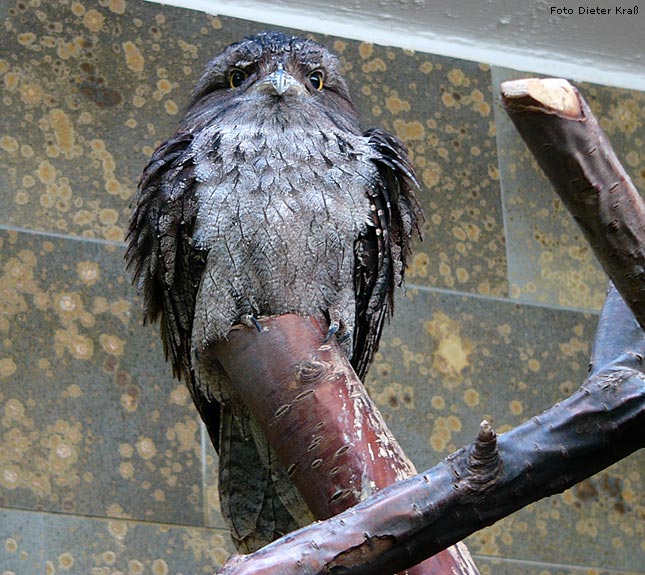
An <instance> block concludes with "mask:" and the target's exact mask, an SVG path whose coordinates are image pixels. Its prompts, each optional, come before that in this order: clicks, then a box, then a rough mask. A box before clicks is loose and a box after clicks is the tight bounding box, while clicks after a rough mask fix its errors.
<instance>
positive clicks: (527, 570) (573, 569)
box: [474, 555, 643, 575]
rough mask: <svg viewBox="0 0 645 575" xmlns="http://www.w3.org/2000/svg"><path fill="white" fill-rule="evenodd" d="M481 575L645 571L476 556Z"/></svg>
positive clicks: (632, 573)
mask: <svg viewBox="0 0 645 575" xmlns="http://www.w3.org/2000/svg"><path fill="white" fill-rule="evenodd" d="M474 559H475V563H476V565H477V567H478V569H479V571H480V572H481V575H641V574H642V573H643V571H641V570H639V571H612V570H607V569H595V568H585V567H579V566H572V565H554V564H551V563H534V562H530V561H516V560H508V559H492V558H490V557H482V556H478V555H476V556H475V557H474Z"/></svg>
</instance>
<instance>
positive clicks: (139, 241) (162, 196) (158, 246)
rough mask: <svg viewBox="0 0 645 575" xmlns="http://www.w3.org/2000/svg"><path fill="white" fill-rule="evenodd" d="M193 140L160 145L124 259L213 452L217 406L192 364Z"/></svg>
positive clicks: (201, 257) (199, 259) (197, 268)
mask: <svg viewBox="0 0 645 575" xmlns="http://www.w3.org/2000/svg"><path fill="white" fill-rule="evenodd" d="M192 141H193V135H192V134H190V133H182V132H179V133H177V134H176V135H175V136H173V137H172V138H170V139H169V140H168V141H167V142H165V143H164V144H162V145H161V146H159V148H157V150H156V151H155V153H154V154H153V156H152V158H151V159H150V162H149V163H148V165H147V166H146V168H145V169H144V172H143V176H142V177H141V181H140V183H139V188H138V191H137V194H136V195H135V197H134V199H133V202H132V215H131V218H130V227H129V231H128V237H127V242H128V249H127V252H126V259H127V261H128V268H129V269H131V270H132V272H133V277H134V281H135V282H136V283H137V287H138V290H139V293H140V294H142V296H143V300H144V321H146V322H154V321H156V320H157V319H159V322H160V327H161V338H162V341H163V344H164V351H165V354H166V359H168V358H169V359H170V361H171V363H172V367H173V372H174V374H175V376H176V377H177V378H178V379H182V378H183V379H184V380H185V382H186V385H187V387H188V389H189V391H190V394H191V396H192V399H193V401H194V403H195V406H196V407H197V410H198V412H199V414H200V416H201V418H202V419H203V421H204V423H205V424H206V428H207V429H208V432H209V435H210V437H211V439H212V441H213V444H214V445H215V448H216V449H217V448H218V441H219V427H220V424H219V421H220V406H219V404H218V403H217V402H216V401H213V400H210V399H208V398H206V397H205V396H204V395H203V393H201V392H200V390H199V387H198V386H197V382H196V379H195V374H194V370H193V366H192V359H191V352H190V348H191V334H192V325H193V315H194V310H195V297H196V293H197V289H198V287H199V279H200V278H201V276H202V273H203V270H204V265H205V263H204V262H205V254H200V253H199V252H198V251H196V250H195V249H194V247H193V246H192V241H191V238H192V230H193V227H194V223H195V219H196V217H197V209H198V205H197V200H196V196H195V190H194V188H195V185H196V179H195V177H194V171H195V164H194V161H193V158H192V155H191V153H190V152H189V148H190V144H191V143H192Z"/></svg>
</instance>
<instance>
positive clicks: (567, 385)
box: [368, 290, 645, 569]
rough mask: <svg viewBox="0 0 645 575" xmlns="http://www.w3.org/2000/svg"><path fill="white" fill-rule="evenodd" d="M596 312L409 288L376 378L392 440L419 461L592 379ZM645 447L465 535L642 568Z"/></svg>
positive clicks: (532, 556) (492, 551)
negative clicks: (483, 426) (483, 425)
mask: <svg viewBox="0 0 645 575" xmlns="http://www.w3.org/2000/svg"><path fill="white" fill-rule="evenodd" d="M596 322H597V317H596V316H595V315H593V314H582V313H578V312H571V311H559V310H553V309H549V308H546V307H539V306H533V305H519V304H515V303H513V302H509V301H503V300H496V299H491V298H481V297H477V296H458V295H451V294H445V293H437V292H433V291H431V290H430V291H429V290H409V292H408V297H407V298H400V299H399V301H398V309H397V312H396V315H395V320H394V321H393V324H392V325H391V326H390V327H389V329H388V328H386V335H385V338H384V340H383V342H382V345H381V348H380V351H379V352H378V354H377V357H376V360H375V364H374V365H373V366H372V370H371V372H370V374H369V376H368V386H369V389H370V392H371V393H372V396H373V397H374V399H375V401H376V403H377V405H378V406H379V408H380V409H382V411H383V413H384V417H385V419H386V421H387V422H388V425H389V426H390V427H391V429H392V431H393V432H394V434H395V436H396V437H398V438H399V440H400V442H401V444H402V445H403V447H404V449H405V450H406V452H407V453H408V455H409V456H410V457H411V458H412V460H413V461H414V462H415V464H416V465H417V468H419V469H425V468H429V467H431V466H433V465H434V464H436V463H437V462H438V461H439V459H441V458H442V457H444V456H445V455H447V454H449V453H451V452H453V451H455V450H456V449H458V448H459V447H461V446H462V445H465V444H467V443H470V442H472V440H473V439H474V437H475V434H476V432H477V429H478V425H479V422H480V421H481V420H482V419H484V418H485V419H487V420H488V421H490V422H491V423H492V425H493V426H494V428H495V429H496V430H497V431H498V433H501V432H503V431H505V430H508V429H509V428H511V427H515V426H516V425H518V424H520V423H522V422H524V421H526V420H527V419H529V418H530V417H531V416H532V415H534V414H538V413H540V412H541V411H543V410H544V409H547V408H549V407H551V406H552V405H553V404H554V403H556V402H557V401H559V400H561V399H563V398H565V397H567V396H568V395H570V394H571V393H572V392H573V391H574V390H575V389H577V388H578V386H579V385H580V384H581V383H582V382H583V381H584V379H585V374H586V368H587V364H588V358H589V354H590V351H591V340H592V338H593V335H594V332H595V328H596ZM643 469H645V452H642V451H641V452H638V453H636V454H634V455H632V456H631V457H629V458H627V459H626V460H623V461H622V462H619V463H618V464H616V465H615V466H613V467H612V468H610V469H608V470H605V471H604V472H602V473H600V474H599V475H597V476H595V477H594V478H591V479H589V480H588V481H586V482H584V483H582V484H580V485H578V486H576V487H574V488H573V489H571V490H569V491H568V492H566V493H564V494H563V495H561V496H556V497H552V498H550V499H548V500H545V501H541V502H539V503H537V504H534V505H532V506H530V507H529V508H528V509H524V510H522V511H520V512H518V513H517V514H515V515H513V516H512V517H510V518H508V519H505V520H503V521H500V522H499V523H497V524H496V525H494V526H492V527H490V528H488V529H485V530H484V531H482V532H480V533H479V534H476V535H474V536H472V537H471V538H469V540H468V545H469V547H470V549H471V551H472V552H473V553H480V554H484V555H498V556H502V557H510V558H517V559H528V560H533V561H544V562H549V563H557V564H560V563H564V564H572V565H589V566H598V567H603V568H612V569H636V568H640V567H641V566H642V565H643V564H644V562H643V557H644V556H645V555H644V554H645V542H644V541H645V496H644V495H643V491H642V488H641V486H642V482H643V480H645V476H644V474H643Z"/></svg>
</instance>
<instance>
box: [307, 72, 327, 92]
mask: <svg viewBox="0 0 645 575" xmlns="http://www.w3.org/2000/svg"><path fill="white" fill-rule="evenodd" d="M309 81H310V82H311V85H312V86H313V87H314V90H322V89H323V83H324V76H323V73H322V72H321V71H320V70H314V71H313V72H312V73H311V74H309Z"/></svg>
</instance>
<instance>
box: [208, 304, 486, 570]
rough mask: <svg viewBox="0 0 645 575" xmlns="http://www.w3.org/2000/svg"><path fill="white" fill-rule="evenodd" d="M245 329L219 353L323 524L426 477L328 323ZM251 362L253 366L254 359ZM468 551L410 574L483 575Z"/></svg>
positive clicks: (275, 320)
mask: <svg viewBox="0 0 645 575" xmlns="http://www.w3.org/2000/svg"><path fill="white" fill-rule="evenodd" d="M259 324H260V325H261V331H258V330H257V329H256V328H255V327H250V328H249V327H246V326H242V325H240V326H236V328H235V329H233V330H232V331H231V332H230V333H229V335H228V338H227V340H226V341H220V342H217V343H216V344H215V345H214V346H212V348H210V349H209V353H212V354H213V357H214V358H216V359H217V361H218V362H219V363H220V365H221V366H222V367H223V368H224V370H225V371H226V372H227V373H230V374H235V377H232V378H231V380H232V385H233V386H234V388H235V391H236V392H237V394H238V395H239V397H241V398H244V400H245V402H246V404H247V407H248V408H249V410H250V411H251V413H253V415H254V417H255V419H256V421H257V422H258V423H259V425H260V427H261V429H262V431H263V433H264V434H265V436H266V437H267V439H268V441H269V444H270V445H271V446H272V447H273V449H274V450H275V452H276V453H277V455H278V457H279V458H280V460H281V462H282V464H283V466H284V468H285V469H286V470H287V473H288V474H289V476H290V478H291V480H292V481H293V482H294V484H295V485H296V487H297V488H298V491H299V492H300V494H301V495H302V497H303V499H304V500H305V502H306V503H307V506H308V507H309V509H310V510H311V511H312V513H313V514H314V516H315V517H316V518H317V519H326V518H328V517H331V516H333V515H336V514H337V513H340V512H341V511H344V510H345V509H347V508H349V507H352V506H354V505H356V504H357V503H359V502H360V501H361V500H363V499H365V498H366V497H367V496H368V495H370V494H371V493H373V492H375V491H377V490H379V489H382V488H384V487H387V486H388V485H391V484H392V483H394V482H395V481H400V480H403V479H405V478H408V477H410V476H413V475H415V474H416V470H415V469H414V466H413V465H412V463H411V462H410V461H409V459H408V458H407V457H406V456H405V454H404V453H403V450H402V449H401V447H400V445H399V444H398V442H397V441H396V439H395V438H394V437H393V436H392V434H391V433H390V431H389V429H388V428H387V426H386V424H385V422H384V421H383V418H382V416H381V414H380V412H379V411H378V409H377V407H376V406H375V405H374V403H373V402H372V400H371V399H370V397H369V395H368V394H367V391H366V390H365V387H364V386H363V383H362V382H361V381H360V379H359V378H358V376H357V375H356V374H355V372H354V370H353V369H352V366H351V364H350V363H349V360H348V359H347V357H346V356H345V354H344V353H343V351H342V349H341V348H340V345H339V343H338V340H337V339H336V338H333V339H330V340H329V341H328V342H325V341H324V340H325V335H326V333H327V330H328V326H327V323H326V321H325V320H324V319H323V318H317V317H313V316H312V317H302V316H298V315H295V314H285V315H281V316H276V317H269V318H262V319H261V320H259ZM249 357H252V358H253V361H249ZM477 573H478V571H477V569H476V567H475V565H474V563H473V562H472V560H471V559H470V555H469V553H468V550H467V549H466V548H465V546H464V545H463V544H460V545H459V546H458V547H455V548H452V549H449V550H447V551H445V552H444V553H441V554H439V555H438V556H437V557H433V558H430V559H428V560H427V561H424V562H423V563H422V564H421V565H417V566H415V567H413V568H412V569H410V570H409V575H442V574H445V575H452V574H455V575H477Z"/></svg>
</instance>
